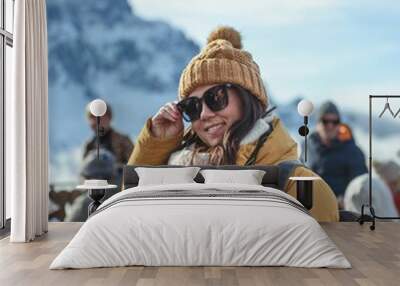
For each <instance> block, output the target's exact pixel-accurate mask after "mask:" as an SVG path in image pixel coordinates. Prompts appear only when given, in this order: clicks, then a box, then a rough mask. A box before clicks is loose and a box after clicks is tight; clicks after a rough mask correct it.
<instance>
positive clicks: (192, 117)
mask: <svg viewBox="0 0 400 286" xmlns="http://www.w3.org/2000/svg"><path fill="white" fill-rule="evenodd" d="M232 87H234V85H233V84H231V83H226V84H221V85H217V86H213V87H211V88H210V89H207V90H206V91H205V92H204V94H203V96H202V97H194V96H193V97H188V98H185V99H183V100H181V101H179V102H178V103H177V105H176V106H177V107H178V110H179V112H180V113H181V114H182V117H183V119H184V120H185V121H186V122H193V121H196V120H198V119H199V118H200V115H201V112H202V110H203V100H204V102H205V103H206V105H207V107H208V108H209V109H210V110H211V111H213V112H217V111H221V110H222V109H224V108H225V107H227V106H228V103H229V101H228V98H229V97H228V88H232Z"/></svg>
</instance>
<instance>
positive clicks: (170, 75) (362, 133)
mask: <svg viewBox="0 0 400 286" xmlns="http://www.w3.org/2000/svg"><path fill="white" fill-rule="evenodd" d="M133 2H134V1H133ZM47 17H48V43H49V120H50V130H49V138H50V164H51V167H50V180H51V182H65V181H67V182H69V181H71V182H76V181H77V179H78V174H79V165H80V162H81V156H82V154H81V151H82V149H81V148H82V145H83V143H84V142H85V141H86V140H87V139H88V138H89V137H90V136H91V135H92V132H91V131H90V129H89V127H88V124H87V122H86V118H85V108H86V106H87V104H88V103H89V102H90V101H91V100H93V99H95V98H103V99H105V100H106V101H107V102H108V103H109V104H110V105H111V107H112V110H113V114H114V119H113V125H114V126H115V127H116V129H117V130H119V131H121V132H123V133H125V134H128V135H129V136H130V137H131V138H132V139H133V140H134V139H135V137H136V136H137V134H138V132H139V131H140V129H141V127H142V126H143V124H144V122H145V120H146V119H147V118H148V117H149V116H151V115H152V114H154V113H155V112H156V111H157V110H158V109H159V107H160V106H161V105H163V104H164V103H166V102H167V101H172V100H175V99H176V98H177V87H178V81H179V76H180V74H181V72H182V69H183V68H184V67H185V65H186V64H187V63H188V61H189V60H190V59H191V58H192V57H193V56H194V55H195V54H197V53H198V51H199V46H198V44H196V43H195V42H194V41H193V40H191V39H189V38H187V37H186V36H185V34H184V33H183V32H182V31H180V30H179V29H178V28H175V27H172V26H171V25H169V24H168V23H165V22H162V21H149V20H146V19H143V18H141V17H140V16H138V15H137V14H135V10H134V7H133V8H132V6H131V5H129V4H128V1H127V0H113V1H111V0H85V1H81V0H48V1H47ZM297 102H298V99H295V100H294V101H293V102H292V103H289V104H286V105H279V108H278V111H277V113H278V114H279V115H280V117H281V118H282V119H283V121H284V123H285V125H286V126H287V127H288V128H289V130H290V133H291V134H292V135H293V136H294V137H295V138H296V139H297V140H302V139H301V138H300V137H299V136H297V129H298V127H299V125H301V124H302V118H300V116H299V115H298V114H297ZM343 117H344V118H345V120H347V122H348V123H350V124H351V125H352V127H353V128H354V131H355V134H356V136H357V139H359V142H360V145H362V147H363V149H364V150H365V151H366V150H367V149H366V147H367V146H368V140H367V138H368V137H367V136H368V125H367V123H368V116H367V114H356V113H352V112H344V116H343ZM313 124H314V122H313V117H312V120H311V127H312V126H313ZM378 124H380V125H379V126H378V127H379V128H377V132H378V133H377V135H378V136H379V138H380V141H379V142H381V143H379V144H386V143H385V142H393V144H392V143H391V148H387V147H379V148H382V149H385V150H386V151H387V150H389V149H390V150H392V149H393V150H394V148H397V147H395V146H397V145H395V144H394V142H398V137H393V136H392V135H393V134H394V133H395V132H396V131H397V130H399V129H398V127H399V126H398V125H397V124H393V123H392V122H387V121H382V122H380V123H378ZM382 138H386V139H387V140H386V141H384V140H382ZM393 138H395V139H393ZM386 145H387V144H386ZM379 146H380V145H379ZM382 146H383V145H382Z"/></svg>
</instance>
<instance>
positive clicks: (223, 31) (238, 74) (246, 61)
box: [179, 26, 268, 107]
mask: <svg viewBox="0 0 400 286" xmlns="http://www.w3.org/2000/svg"><path fill="white" fill-rule="evenodd" d="M218 83H221V84H222V83H233V84H237V85H240V86H241V87H243V88H245V89H247V90H248V91H250V92H251V94H252V95H253V96H255V97H256V98H257V99H259V100H260V102H261V104H262V105H263V106H264V107H267V105H268V99H267V94H266V91H265V87H264V83H263V81H262V79H261V75H260V69H259V67H258V65H257V64H256V63H255V62H254V61H253V57H252V56H251V54H250V53H249V52H247V51H245V50H243V49H242V41H241V36H240V33H239V32H238V31H236V30H235V29H233V28H231V27H226V26H222V27H218V28H216V29H215V30H214V31H212V32H211V34H210V35H209V36H208V39H207V45H206V46H205V47H204V48H203V49H202V50H201V52H200V53H199V54H198V55H196V56H195V57H194V58H193V59H192V60H191V61H190V62H189V64H188V65H187V66H186V68H185V69H184V70H183V72H182V75H181V78H180V81H179V97H180V98H181V99H183V98H186V97H188V96H189V95H190V94H191V93H192V92H193V91H194V90H195V89H196V88H198V87H200V86H204V85H210V84H218Z"/></svg>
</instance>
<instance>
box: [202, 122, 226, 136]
mask: <svg viewBox="0 0 400 286" xmlns="http://www.w3.org/2000/svg"><path fill="white" fill-rule="evenodd" d="M225 126H226V124H225V123H224V122H219V123H213V124H209V125H208V126H207V127H205V128H204V131H205V132H207V133H208V134H210V135H220V134H222V135H223V134H224V133H225Z"/></svg>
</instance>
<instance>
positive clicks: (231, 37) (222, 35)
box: [207, 26, 242, 49]
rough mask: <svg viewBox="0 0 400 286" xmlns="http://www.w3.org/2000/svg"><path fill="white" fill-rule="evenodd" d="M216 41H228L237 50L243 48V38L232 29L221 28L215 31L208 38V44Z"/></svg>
mask: <svg viewBox="0 0 400 286" xmlns="http://www.w3.org/2000/svg"><path fill="white" fill-rule="evenodd" d="M215 40H226V41H228V42H230V43H231V44H232V46H233V47H234V48H236V49H241V48H242V36H241V35H240V33H239V32H238V31H237V30H235V29H234V28H232V27H228V26H220V27H217V28H216V29H214V30H213V31H212V32H211V33H210V35H209V36H208V38H207V44H209V43H211V42H212V41H215Z"/></svg>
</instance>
